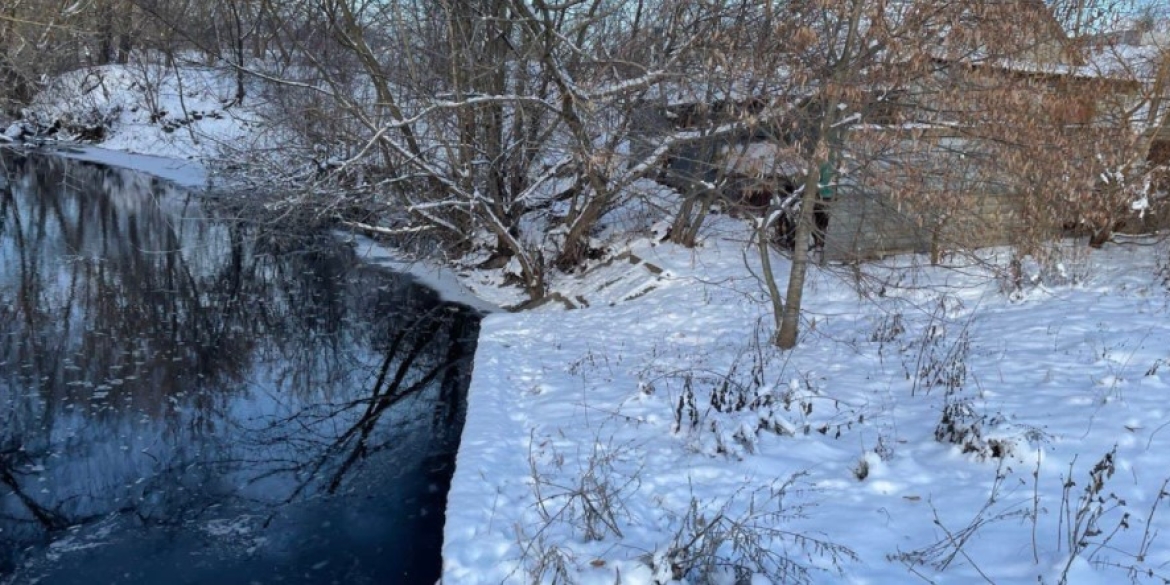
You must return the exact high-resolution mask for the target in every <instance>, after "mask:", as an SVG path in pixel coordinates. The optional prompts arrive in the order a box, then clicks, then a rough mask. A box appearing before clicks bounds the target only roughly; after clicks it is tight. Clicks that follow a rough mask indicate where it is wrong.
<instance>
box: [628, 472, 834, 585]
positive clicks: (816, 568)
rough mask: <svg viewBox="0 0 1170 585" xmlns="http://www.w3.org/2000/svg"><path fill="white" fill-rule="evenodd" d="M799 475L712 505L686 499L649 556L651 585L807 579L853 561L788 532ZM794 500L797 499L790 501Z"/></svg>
mask: <svg viewBox="0 0 1170 585" xmlns="http://www.w3.org/2000/svg"><path fill="white" fill-rule="evenodd" d="M801 477H802V476H801V474H797V475H794V476H792V477H789V478H788V479H787V480H784V481H777V482H775V483H773V484H772V485H769V486H765V487H762V488H759V489H756V490H750V491H749V490H747V489H746V488H745V489H744V490H743V491H741V492H740V493H736V494H733V495H732V497H730V498H728V500H727V501H725V502H722V503H713V502H705V501H700V500H699V499H697V498H693V497H692V498H691V501H690V505H689V506H688V508H687V510H686V511H685V513H683V514H681V515H679V516H677V517H676V518H675V519H674V522H675V523H676V524H677V527H676V528H675V534H674V537H673V539H672V540H671V542H670V545H669V546H667V547H666V548H663V549H660V550H658V551H656V552H655V553H653V554H652V555H649V559H648V561H649V563H650V565H651V568H652V569H653V571H654V583H655V584H656V585H665V584H667V583H679V582H681V583H756V582H757V580H756V577H757V576H759V577H763V578H764V579H765V582H772V583H810V582H812V578H813V576H814V575H816V574H818V573H821V572H833V571H836V572H837V573H838V574H840V572H841V565H842V564H843V563H844V562H847V561H852V560H856V559H857V557H856V555H855V554H854V553H853V551H852V550H850V549H849V548H847V547H845V546H842V545H839V544H836V543H833V542H830V541H828V540H824V539H821V538H818V537H815V536H810V535H807V534H801V533H797V532H793V531H791V530H789V529H787V526H788V524H789V523H790V522H791V521H792V520H794V519H797V518H801V517H803V516H804V509H805V507H806V505H805V504H803V503H802V502H801V501H799V499H800V497H801V495H802V494H801V492H802V490H801V488H800V483H799V482H800V480H801ZM794 499H796V500H797V501H793V500H794Z"/></svg>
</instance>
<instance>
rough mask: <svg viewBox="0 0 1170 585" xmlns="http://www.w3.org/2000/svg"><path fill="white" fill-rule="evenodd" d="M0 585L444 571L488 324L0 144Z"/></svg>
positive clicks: (299, 243) (386, 280)
mask: <svg viewBox="0 0 1170 585" xmlns="http://www.w3.org/2000/svg"><path fill="white" fill-rule="evenodd" d="M0 164H2V168H0V584H6V585H7V584H15V583H41V584H51V585H72V584H79V585H80V584H85V585H91V584H95V583H101V584H105V583H135V584H155V583H157V584H164V583H165V584H167V585H171V584H186V583H191V584H195V583H215V584H221V583H223V584H232V583H240V584H247V585H253V584H256V585H263V584H267V583H313V584H318V583H322V584H325V583H339V584H340V583H344V584H361V583H388V584H399V583H402V584H409V583H427V584H430V583H434V582H435V581H436V580H437V578H438V576H439V570H440V564H441V561H440V557H439V550H440V547H441V540H442V528H443V516H444V509H445V503H446V493H447V487H448V484H449V482H450V478H451V474H452V471H453V466H454V453H455V449H456V447H457V445H458V439H459V433H460V430H461V426H462V416H463V404H464V398H465V392H466V387H467V382H468V379H469V376H470V369H471V357H472V355H473V353H474V345H475V339H476V335H477V332H478V323H479V316H478V315H477V314H476V313H474V312H473V311H471V310H469V309H467V308H465V307H462V306H460V305H455V304H451V303H446V302H443V301H441V300H440V299H439V297H438V296H437V295H436V294H435V293H434V292H433V291H431V290H429V289H426V288H424V287H421V286H419V285H417V284H416V283H414V282H413V281H412V280H411V279H410V278H409V277H408V276H405V275H401V274H397V273H393V272H390V271H388V270H386V269H383V268H380V267H377V266H374V265H371V264H369V263H366V262H363V261H362V259H361V258H359V257H358V256H357V255H356V254H355V252H354V251H353V249H352V247H350V246H348V245H346V244H345V243H344V242H342V241H340V240H339V239H338V238H336V237H334V236H332V235H330V234H327V233H319V232H312V231H307V230H306V231H303V232H299V233H298V232H295V231H289V230H287V229H284V228H281V227H278V226H279V225H280V223H279V222H271V223H258V222H255V221H252V222H249V221H245V220H240V219H236V218H233V217H231V215H232V214H231V213H229V212H226V211H222V210H216V209H215V207H216V206H214V205H210V204H208V200H206V199H205V198H203V197H201V196H200V195H199V194H196V193H191V192H188V191H185V190H183V189H180V188H178V187H176V186H174V185H171V184H169V183H167V182H165V181H162V180H159V179H156V178H153V177H150V176H147V175H143V174H139V173H135V172H132V171H127V170H120V169H114V168H109V167H103V166H100V165H94V164H90V163H82V162H77V161H70V160H65V159H62V158H58V157H50V156H35V155H22V154H16V153H12V152H4V151H2V150H0Z"/></svg>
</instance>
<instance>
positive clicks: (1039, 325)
mask: <svg viewBox="0 0 1170 585" xmlns="http://www.w3.org/2000/svg"><path fill="white" fill-rule="evenodd" d="M110 79H111V80H114V81H118V80H120V81H118V82H119V83H123V85H124V86H125V87H124V88H123V90H117V89H116V88H115V89H114V90H109V88H107V90H109V91H106V92H105V93H103V94H102V95H104V96H106V97H104V98H103V99H107V100H109V101H110V102H111V103H114V102H116V103H118V104H121V105H119V106H118V107H117V108H116V110H117V113H118V116H120V118H119V122H118V124H117V126H116V128H115V130H116V131H115V132H113V133H112V134H111V135H110V136H108V137H107V138H106V140H105V141H104V142H102V143H101V146H104V147H108V148H113V149H119V150H121V151H131V152H137V153H153V154H159V155H164V156H166V157H169V158H164V159H159V158H154V157H145V158H144V157H141V156H130V155H126V154H116V153H110V152H108V151H104V150H95V149H90V148H84V149H80V150H79V151H77V152H72V153H70V154H69V156H78V157H86V158H87V159H88V160H96V161H99V162H104V163H107V164H114V165H117V166H125V167H130V168H136V169H139V170H144V171H147V172H151V173H155V174H158V175H160V176H163V177H165V178H168V179H171V180H175V181H177V182H180V183H183V184H185V185H196V184H201V183H203V182H205V181H206V178H207V174H206V171H204V170H202V169H203V168H204V167H203V166H202V165H200V164H198V161H200V160H213V159H215V158H216V157H218V156H219V151H218V150H217V148H218V145H221V144H224V143H227V142H230V141H233V140H237V139H239V137H240V136H243V135H244V133H246V129H245V128H244V126H243V125H241V124H240V123H239V122H240V119H241V117H236V118H232V119H228V118H226V117H224V116H218V117H213V116H206V115H205V113H206V112H205V110H206V111H214V110H215V108H216V107H218V106H217V105H216V104H220V105H222V103H223V100H225V99H227V98H226V96H225V95H219V94H218V93H217V91H220V90H222V91H228V90H229V89H230V87H228V86H222V87H221V84H220V81H222V80H220V81H216V80H215V79H214V78H213V77H209V78H208V79H207V83H206V84H205V86H206V87H208V88H212V89H209V90H208V91H207V92H206V93H205V94H203V97H202V98H199V99H205V100H206V101H205V102H195V101H192V99H193V98H195V97H197V96H187V97H186V98H185V99H183V100H181V101H182V103H179V101H178V98H177V96H176V97H173V98H167V99H173V100H176V101H175V102H174V103H173V104H172V106H174V107H171V108H170V109H171V110H174V111H180V110H179V109H176V108H177V107H178V106H182V107H183V108H184V109H186V110H187V111H188V112H190V111H193V110H194V111H199V112H200V113H201V117H200V119H199V120H195V119H194V116H192V115H185V117H183V118H182V119H183V120H187V123H185V124H182V125H180V126H178V127H171V130H169V131H168V130H165V129H163V128H164V127H168V125H167V124H160V123H158V121H154V122H151V121H150V120H149V119H145V121H144V119H142V118H141V117H140V111H139V110H135V108H134V105H133V104H132V100H131V99H130V98H129V97H127V96H126V95H125V93H126V92H127V91H129V89H128V88H129V87H130V84H129V81H128V80H127V79H125V78H123V77H120V76H119V75H114V76H112V77H111V78H110ZM190 79H192V78H191V77H188V81H190ZM111 83H113V82H111ZM214 88H219V89H218V90H213V89H214ZM159 95H167V94H166V92H161V93H160V94H159ZM199 104H202V105H199ZM53 107H57V106H56V105H53V104H48V105H46V108H49V109H51V108H53ZM62 107H63V106H62ZM164 109H166V108H164ZM110 111H114V110H110ZM123 118H124V119H123ZM176 123H177V122H176ZM172 126H173V125H172ZM176 130H177V131H176ZM176 157H178V158H179V159H184V160H190V161H195V162H173V161H175V160H177V158H176ZM188 157H191V158H188ZM639 229H640V228H638V229H634V230H632V231H631V232H630V233H626V234H624V235H622V236H621V237H620V238H615V240H614V241H616V242H619V244H617V245H616V247H615V248H614V249H611V250H610V254H609V256H608V260H605V261H600V262H595V263H594V264H593V265H592V266H591V268H590V269H589V270H588V271H587V272H585V273H584V274H574V275H564V274H561V275H557V276H556V277H555V278H554V280H553V282H552V289H553V290H555V291H556V292H557V293H558V296H557V297H556V299H558V300H553V301H551V302H549V303H547V304H545V305H543V306H541V307H539V308H537V309H535V310H531V311H527V312H522V313H504V312H494V313H493V314H491V315H489V316H488V317H487V318H486V319H485V321H484V323H483V328H482V332H481V337H480V342H479V349H478V352H477V355H476V360H475V373H474V376H473V380H472V384H471V389H470V392H469V399H468V413H467V423H466V428H465V432H464V436H463V441H462V446H461V448H460V452H459V457H458V462H457V470H456V475H455V479H454V483H453V486H452V489H451V493H450V499H449V504H448V511H447V517H446V539H445V547H444V558H445V566H444V575H445V576H444V583H445V584H446V585H460V584H464V583H469V584H477V583H493V584H495V583H501V582H506V583H527V582H534V581H535V582H552V581H556V582H579V583H598V584H601V583H604V584H606V585H610V584H613V583H622V584H624V585H630V584H638V583H659V584H665V583H668V582H672V581H675V582H686V583H692V584H697V583H705V582H714V583H734V582H737V578H738V579H739V581H738V582H751V583H767V582H785V581H789V580H792V581H800V580H803V579H807V580H809V581H811V582H816V583H841V582H845V583H903V582H916V581H923V582H953V583H969V582H994V583H1020V584H1023V583H1030V584H1031V583H1037V582H1042V583H1049V584H1052V583H1060V582H1062V580H1065V579H1066V578H1067V582H1069V583H1077V584H1080V583H1095V582H1100V583H1115V582H1119V581H1122V580H1125V579H1127V578H1128V577H1133V578H1135V579H1137V580H1138V581H1139V582H1142V581H1145V580H1148V581H1150V582H1159V581H1158V580H1157V579H1158V578H1160V577H1167V576H1170V575H1168V574H1170V569H1167V567H1168V566H1170V565H1168V563H1170V542H1167V541H1165V540H1164V539H1161V538H1159V533H1165V532H1166V531H1167V529H1170V516H1168V515H1167V514H1166V513H1165V511H1164V510H1163V508H1164V507H1165V502H1162V499H1163V498H1164V497H1165V496H1163V495H1162V494H1164V493H1165V492H1164V491H1163V489H1164V486H1165V484H1164V481H1165V480H1166V479H1167V478H1168V477H1170V431H1167V430H1165V427H1166V426H1168V425H1170V411H1168V410H1167V407H1166V406H1165V405H1166V399H1167V395H1168V393H1170V318H1168V316H1170V314H1168V306H1170V297H1168V294H1167V287H1166V284H1165V275H1166V272H1167V269H1166V268H1165V263H1166V258H1167V255H1168V252H1167V249H1166V247H1165V244H1163V243H1160V242H1157V241H1154V240H1142V241H1140V242H1136V243H1128V244H1120V245H1119V244H1109V245H1107V246H1106V248H1105V249H1104V250H1100V251H1090V250H1088V249H1087V248H1084V247H1083V244H1081V245H1076V244H1073V245H1071V246H1070V247H1069V248H1067V249H1066V250H1064V251H1062V252H1061V253H1060V254H1059V255H1058V257H1059V258H1060V259H1061V260H1060V261H1059V262H1053V263H1052V264H1050V265H1049V266H1048V268H1046V269H1044V268H1042V267H1038V266H1036V267H1026V269H1027V271H1028V272H1029V274H1030V275H1035V276H1037V277H1040V276H1042V278H1038V279H1037V280H1036V281H1035V282H1026V283H1025V290H1023V291H1022V292H1014V293H1010V294H1009V293H1008V292H1005V291H1004V283H1002V282H1001V281H1000V280H999V279H997V277H996V275H995V272H994V270H993V269H992V268H993V267H994V266H995V262H989V263H987V264H982V263H974V262H964V261H963V260H954V262H955V264H954V265H952V266H950V267H948V268H945V269H944V268H935V267H929V266H922V265H921V264H924V263H925V261H924V260H922V259H920V258H912V257H902V258H895V259H891V260H889V261H887V262H884V263H874V264H869V265H863V266H861V267H859V268H858V269H856V270H854V269H851V268H848V267H828V268H824V269H817V270H814V272H813V274H812V275H811V277H810V280H811V282H810V284H809V286H808V287H807V289H806V297H807V301H806V307H807V309H808V310H807V313H806V321H805V323H804V327H803V329H804V336H803V338H802V339H801V343H800V345H799V346H798V348H797V349H795V350H794V351H791V352H788V353H781V352H778V351H776V350H774V349H772V348H771V347H770V346H769V345H768V343H767V338H768V336H769V335H770V334H771V332H772V328H771V320H770V316H769V314H768V312H767V311H768V304H767V302H766V297H765V295H764V291H763V287H762V286H761V284H760V281H759V280H758V278H757V277H756V275H758V274H759V273H760V271H759V270H758V267H756V266H755V257H754V254H752V253H748V254H746V256H745V254H744V246H745V242H746V241H747V239H748V233H747V228H746V227H745V225H744V223H743V222H742V221H740V220H735V219H731V218H727V217H723V216H713V217H712V219H711V221H710V222H709V224H708V225H707V228H706V232H705V234H704V237H703V238H702V241H701V245H700V246H699V247H697V248H695V249H685V248H681V247H677V246H673V245H670V244H660V243H656V240H657V239H658V238H652V237H651V236H650V235H649V234H647V233H644V232H642V231H638V230H639ZM359 244H360V245H362V246H363V248H362V249H363V250H365V251H364V252H363V253H364V254H367V255H368V256H369V257H370V258H371V259H372V260H374V261H377V262H385V263H393V264H394V265H395V266H398V267H400V268H401V267H407V268H410V269H413V270H418V271H419V272H420V273H422V274H425V275H433V274H435V272H434V270H433V269H432V268H428V267H426V266H424V265H421V264H408V263H407V264H404V263H402V260H401V259H400V258H398V257H396V256H394V255H393V254H388V253H385V251H382V250H379V249H378V248H377V247H375V246H369V245H367V244H368V242H364V241H359ZM986 259H987V260H989V261H990V260H994V259H993V258H992V253H990V252H989V253H988V254H987V258H986ZM1158 259H1160V261H1161V262H1162V263H1163V265H1162V266H1159V265H1158V262H1159V260H1158ZM774 262H775V263H776V264H777V271H776V273H777V274H786V273H787V270H786V260H785V259H783V258H782V257H780V255H778V254H777V255H775V257H774ZM411 267H413V268H411ZM503 280H504V279H503V278H502V275H501V274H499V272H498V271H497V272H489V271H478V272H477V271H473V270H463V271H458V272H456V271H450V272H443V273H441V276H439V277H437V279H436V280H435V281H434V282H433V284H435V285H437V286H440V287H441V288H443V289H445V290H449V291H453V292H452V293H451V294H452V295H453V296H452V297H451V298H462V299H463V300H464V301H465V302H469V303H470V302H474V303H475V304H476V305H477V306H478V307H479V308H481V309H483V310H492V309H494V306H496V305H508V304H513V303H514V302H515V301H516V300H517V299H518V298H519V297H520V295H519V294H518V292H517V291H516V289H514V288H508V287H504V286H503V285H502V284H500V283H502V282H503ZM456 281H457V283H458V285H459V286H452V283H453V282H456ZM783 284H784V283H783V282H781V283H780V285H781V286H783ZM468 290H470V291H473V292H474V293H475V295H476V297H477V298H481V299H487V300H489V301H491V303H480V302H479V301H476V300H474V298H472V297H467V296H460V295H466V294H468V293H467V291H468ZM569 305H571V306H572V307H575V310H566V306H569ZM1086 489H1089V490H1090V491H1088V492H1086ZM737 575H738V577H737ZM768 575H770V576H768Z"/></svg>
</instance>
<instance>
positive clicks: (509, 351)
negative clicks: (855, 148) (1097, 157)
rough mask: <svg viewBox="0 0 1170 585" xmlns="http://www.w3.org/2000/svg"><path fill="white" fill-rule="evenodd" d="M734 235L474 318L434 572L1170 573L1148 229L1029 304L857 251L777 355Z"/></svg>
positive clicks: (822, 283) (1161, 383)
mask: <svg viewBox="0 0 1170 585" xmlns="http://www.w3.org/2000/svg"><path fill="white" fill-rule="evenodd" d="M721 227H722V228H723V229H724V231H723V232H722V233H715V232H712V233H711V234H710V236H709V238H708V239H707V240H705V242H704V245H703V246H701V247H700V248H698V249H696V250H693V251H692V250H683V249H678V248H675V247H671V246H666V245H659V246H652V245H651V244H650V243H649V242H646V241H642V242H638V243H635V244H633V245H632V246H631V249H630V252H632V253H633V255H634V257H637V258H641V259H642V260H643V262H641V263H638V264H629V263H626V262H621V263H615V264H614V265H613V266H611V267H608V268H602V269H599V270H596V271H594V272H593V273H591V274H590V275H589V276H587V277H584V278H581V279H579V280H578V281H576V282H575V286H576V290H577V291H578V292H579V293H580V294H579V295H578V296H579V300H578V304H581V305H584V304H588V308H584V309H581V310H575V311H564V310H561V309H560V308H559V307H556V306H552V305H550V306H549V308H548V309H547V310H540V311H533V312H527V313H520V314H496V315H491V316H489V317H488V318H487V319H486V320H485V321H484V323H483V329H482V333H481V338H480V343H479V349H478V351H477V356H476V361H475V371H474V375H473V380H472V384H471V389H470V397H469V404H468V419H467V424H466V427H465V431H464V435H463V442H462V446H461V449H460V452H459V458H458V464H457V465H458V466H457V470H456V476H455V479H454V483H453V486H452V490H451V494H450V499H449V505H448V518H447V528H446V537H445V548H444V559H445V573H444V574H445V579H444V583H446V584H448V585H451V584H463V583H501V582H505V583H526V582H533V581H539V582H553V581H556V582H579V583H596V584H602V583H604V584H612V583H623V584H626V585H629V584H632V583H667V582H675V581H672V579H673V580H677V582H686V583H703V582H707V581H708V580H709V581H710V582H715V583H733V582H748V581H744V580H742V579H743V576H744V575H749V574H751V573H753V572H756V573H757V574H756V575H755V576H754V577H752V579H751V580H750V582H752V583H769V582H782V581H784V582H786V580H787V579H791V580H794V581H801V580H804V578H805V577H807V579H808V580H809V581H811V582H814V583H908V582H915V581H918V580H920V578H921V580H922V581H923V582H954V583H973V582H985V581H986V582H994V583H1001V584H1002V583H1020V584H1023V583H1038V582H1040V583H1058V582H1064V581H1063V579H1065V578H1067V579H1068V581H1067V582H1069V583H1078V584H1080V583H1116V582H1120V581H1122V580H1124V579H1125V578H1126V575H1127V573H1128V574H1135V575H1138V574H1139V573H1141V572H1142V571H1144V570H1147V569H1148V570H1151V571H1153V573H1152V574H1157V575H1163V576H1164V575H1165V573H1166V569H1165V564H1166V563H1168V562H1170V542H1166V541H1163V540H1160V539H1158V538H1157V537H1156V535H1157V534H1158V533H1159V532H1161V533H1165V532H1166V531H1167V530H1168V529H1170V515H1167V514H1166V513H1164V512H1162V511H1161V510H1160V508H1159V503H1161V504H1162V505H1163V506H1164V504H1165V502H1161V500H1162V499H1163V498H1164V497H1165V494H1164V493H1163V492H1162V491H1161V490H1162V489H1163V487H1164V481H1165V480H1166V479H1167V478H1168V477H1170V464H1168V463H1170V456H1168V455H1167V454H1168V453H1170V433H1167V432H1166V431H1165V427H1166V426H1167V424H1168V423H1170V411H1167V409H1166V406H1165V405H1166V399H1167V396H1168V392H1170V319H1168V318H1167V316H1168V315H1167V306H1168V303H1170V297H1168V295H1167V290H1166V287H1165V285H1164V284H1162V282H1161V281H1160V280H1159V279H1158V278H1157V277H1155V275H1154V272H1155V267H1154V266H1152V265H1151V263H1150V261H1149V258H1150V257H1151V255H1150V254H1148V253H1147V252H1148V250H1146V249H1144V248H1141V247H1140V246H1145V245H1148V244H1149V242H1142V243H1140V244H1132V245H1129V246H1125V245H1122V246H1110V247H1109V248H1108V249H1106V250H1104V251H1092V252H1089V251H1088V250H1087V249H1084V250H1082V249H1080V248H1079V247H1078V248H1072V249H1070V250H1069V251H1068V252H1067V254H1068V259H1069V262H1068V263H1067V264H1066V265H1065V266H1064V268H1065V270H1066V277H1068V278H1070V279H1072V278H1073V277H1074V276H1076V275H1079V276H1076V278H1083V281H1082V282H1080V283H1076V284H1074V283H1071V282H1070V283H1068V284H1064V285H1059V286H1053V287H1045V286H1037V287H1036V288H1033V289H1030V290H1028V291H1027V292H1025V293H1024V294H1022V295H1017V298H1016V299H1015V300H1012V299H1011V298H1009V296H1008V295H1006V294H1004V293H1003V292H1001V290H1000V283H999V282H997V280H996V279H994V278H992V277H991V275H990V273H988V272H985V271H984V270H983V269H981V268H979V267H975V266H969V267H967V268H965V269H963V270H946V269H938V268H930V267H913V266H910V264H911V263H913V262H914V260H915V259H911V258H899V259H897V260H895V261H892V262H890V263H889V264H888V265H887V266H879V265H872V266H866V267H864V268H863V272H864V273H865V276H864V278H863V280H862V285H861V291H864V292H865V294H864V295H862V294H859V289H858V288H857V282H856V281H851V278H850V273H849V272H848V271H844V272H841V271H825V270H821V271H817V272H816V273H815V276H814V279H813V280H814V281H813V283H812V285H811V286H810V288H809V290H808V293H807V294H808V298H809V299H810V305H811V306H810V309H809V312H808V316H807V319H808V320H807V322H806V324H805V329H806V331H807V333H806V334H805V336H804V338H803V339H802V341H801V344H800V346H799V347H798V348H797V349H796V350H794V351H792V352H790V353H787V354H785V353H778V352H776V351H774V350H772V349H771V348H769V347H768V346H767V344H766V338H767V335H768V334H769V333H770V328H769V317H768V315H767V314H766V312H765V310H766V304H765V302H764V297H763V293H762V291H761V290H760V285H759V283H758V281H757V280H756V279H755V278H754V277H753V276H752V274H751V272H750V271H749V270H748V269H747V268H745V264H744V256H743V254H742V245H741V244H740V243H739V238H741V237H743V236H744V235H745V234H742V233H738V234H737V233H736V232H735V229H736V227H735V226H734V225H733V224H731V223H730V222H727V223H723V224H722V225H721ZM1163 253H1164V249H1163ZM777 261H778V262H781V263H783V260H781V259H777ZM757 273H758V271H757ZM575 298H576V297H575ZM1094 469H1096V470H1097V471H1094ZM1094 474H1095V475H1094ZM1070 482H1071V483H1070ZM1094 482H1100V483H1099V484H1096V485H1095V483H1094ZM1066 486H1067V490H1066V489H1065V488H1066ZM1087 489H1088V490H1090V491H1089V492H1086V490H1087ZM779 492H783V497H782V498H781V497H778V496H777V494H778V493H779ZM1070 522H1072V523H1073V526H1071V527H1070V525H1069V523H1070ZM1070 538H1072V542H1074V543H1077V544H1075V545H1070V540H1069V539H1070ZM806 539H811V540H806ZM1081 543H1083V546H1082V544H1081ZM833 547H841V548H833ZM845 549H848V550H845ZM851 555H856V557H853V556H851ZM707 562H710V565H706V566H709V567H710V568H711V569H712V571H710V572H708V573H707V574H705V575H704V574H703V573H702V568H703V567H704V566H705V565H704V563H707ZM687 568H690V569H691V571H690V572H686V569H687ZM804 569H808V571H809V572H808V573H802V571H803V570H804ZM1131 569H1134V571H1136V572H1130V570H1131ZM762 570H770V571H771V573H772V579H766V578H764V577H763V576H762V575H760V574H758V572H759V571H762ZM737 571H739V575H740V579H741V580H737V579H736V578H735V576H734V575H735V574H736V572H737ZM1148 576H1149V574H1146V575H1139V581H1141V580H1142V579H1144V578H1146V577H1148Z"/></svg>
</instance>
